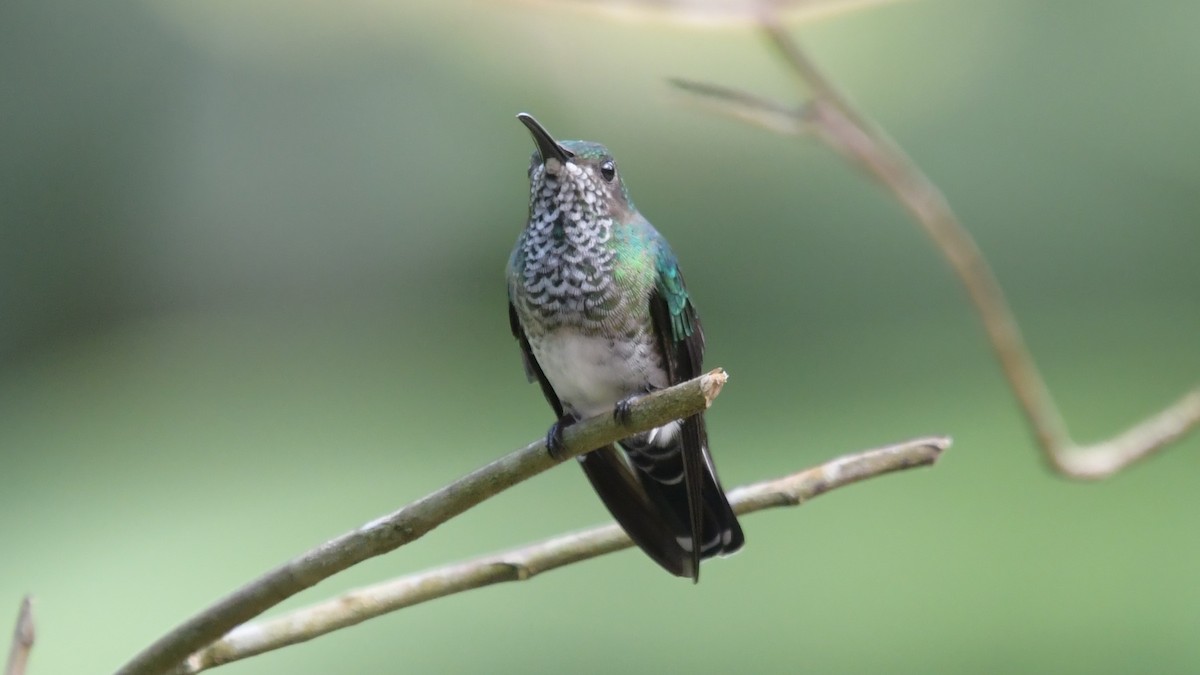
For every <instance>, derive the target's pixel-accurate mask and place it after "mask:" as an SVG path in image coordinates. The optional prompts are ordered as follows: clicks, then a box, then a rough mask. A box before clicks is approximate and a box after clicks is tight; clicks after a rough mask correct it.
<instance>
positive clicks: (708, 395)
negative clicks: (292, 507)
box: [117, 368, 728, 675]
mask: <svg viewBox="0 0 1200 675" xmlns="http://www.w3.org/2000/svg"><path fill="white" fill-rule="evenodd" d="M727 378H728V376H727V375H726V374H725V371H724V370H721V369H720V368H718V369H716V370H713V371H711V372H709V373H706V374H704V375H701V376H700V377H697V378H694V379H692V380H688V381H687V382H684V383H682V384H678V385H675V386H673V387H669V388H667V389H663V390H660V391H657V392H654V393H652V394H648V395H646V396H643V397H641V398H640V399H638V400H637V402H636V403H634V404H633V405H632V406H631V407H630V415H629V418H628V421H627V422H626V423H624V424H622V423H620V422H617V421H616V420H615V418H614V416H613V415H597V416H596V417H592V418H590V419H586V420H583V421H580V422H578V423H576V424H573V425H571V426H569V427H567V428H566V429H565V430H564V432H563V442H564V446H565V448H564V450H563V452H562V453H561V455H562V456H561V457H558V458H552V457H550V454H549V453H548V452H547V451H546V442H545V440H544V439H543V440H540V441H537V442H534V443H530V444H529V445H527V446H526V447H524V448H522V449H520V450H517V451H515V452H513V453H510V454H508V455H506V456H504V457H502V458H500V459H498V460H496V461H494V462H492V463H491V464H488V465H487V466H484V467H482V468H480V469H476V470H475V471H473V472H472V473H470V474H467V475H466V476H464V477H462V478H460V479H458V480H456V481H454V482H453V483H450V484H449V485H447V486H445V487H443V488H441V489H439V490H437V491H435V492H433V493H431V494H429V495H427V496H426V497H423V498H421V499H418V500H417V501H415V502H412V503H411V504H408V505H407V506H405V507H403V508H401V509H400V510H398V511H395V512H393V513H391V514H389V515H386V516H384V517H382V518H378V519H376V520H373V521H371V522H369V523H367V524H365V525H363V526H362V527H359V528H358V529H355V530H352V531H350V532H347V533H346V534H343V535H341V536H339V537H337V538H335V539H332V540H330V541H328V542H326V543H324V544H322V545H320V546H318V547H316V548H314V549H312V550H310V551H308V552H307V553H304V554H302V555H300V556H299V557H297V558H293V559H292V560H290V561H288V562H286V563H284V564H283V565H281V566H279V567H277V568H275V569H273V570H271V571H269V572H267V573H266V574H264V575H262V576H260V577H259V578H257V579H255V580H254V581H251V582H250V583H248V584H246V585H245V586H243V587H242V588H240V589H238V590H236V591H234V592H233V593H231V594H229V595H227V596H226V597H224V598H222V599H220V600H218V601H217V602H216V603H214V604H213V605H211V606H209V607H208V608H207V609H204V610H203V611H201V612H200V613H198V614H196V615H194V616H193V617H191V618H189V619H187V620H186V621H184V622H183V623H182V624H180V625H179V626H177V627H176V628H174V629H173V630H171V632H169V633H167V634H166V635H164V636H163V637H161V638H159V639H158V640H157V641H155V642H154V643H153V644H152V645H150V646H149V647H147V648H146V649H145V650H143V651H142V652H141V653H139V654H138V655H137V656H135V657H134V658H133V659H132V660H131V661H129V663H127V664H125V665H124V666H122V667H121V669H120V670H118V671H117V673H118V675H157V674H158V673H166V672H168V671H170V670H171V669H172V668H174V667H176V666H178V665H179V664H180V663H182V662H183V660H184V659H186V658H187V657H188V655H190V654H192V653H193V652H195V651H196V650H198V649H201V648H202V647H205V646H207V645H208V644H210V643H212V642H213V641H214V640H217V639H219V638H220V637H221V636H222V635H224V634H226V633H228V632H229V631H230V630H232V629H233V628H234V627H235V626H238V625H240V624H242V623H245V622H246V621H249V620H250V619H252V618H254V617H256V616H258V615H259V614H261V613H262V612H264V611H266V610H267V609H269V608H271V607H273V606H275V605H277V604H279V603H280V602H282V601H283V600H285V599H287V598H289V597H291V596H293V595H295V594H296V593H299V592H300V591H302V590H304V589H306V588H309V587H311V586H313V585H315V584H316V583H317V582H319V581H321V580H323V579H326V578H328V577H330V576H332V575H334V574H336V573H338V572H340V571H342V570H344V569H346V568H348V567H350V566H352V565H355V564H358V563H360V562H362V561H364V560H366V559H368V558H372V557H374V556H378V555H382V554H384V553H387V552H389V551H392V550H395V549H397V548H399V547H401V546H403V545H405V544H407V543H409V542H412V541H413V540H415V539H417V538H419V537H421V536H422V535H424V534H425V533H427V532H429V531H430V530H432V529H433V528H435V527H437V526H438V525H440V524H442V523H444V522H446V521H447V520H449V519H451V518H453V517H454V516H457V515H458V514H460V513H462V512H464V511H466V510H467V509H469V508H471V507H473V506H475V505H477V504H479V503H480V502H483V501H484V500H486V499H488V498H490V497H492V496H494V495H496V494H498V493H500V492H501V491H503V490H506V489H508V488H510V487H512V486H514V485H516V484H517V483H520V482H521V481H523V480H526V479H528V478H531V477H533V476H536V475H537V474H539V473H541V472H543V471H545V470H546V469H549V468H550V467H552V466H554V465H556V464H558V463H560V462H562V461H564V460H566V459H569V458H571V457H575V456H577V455H581V454H583V453H585V452H588V451H590V450H594V449H596V448H598V447H600V446H603V445H607V444H609V443H612V442H615V441H617V440H620V439H622V438H625V437H627V436H630V435H631V434H634V433H637V432H641V431H646V430H649V429H653V428H654V427H657V426H660V425H662V424H665V423H667V422H669V421H671V420H674V419H679V418H683V417H688V416H689V415H693V414H695V413H698V412H701V411H703V410H704V409H705V408H707V407H708V406H710V405H712V402H713V399H715V398H716V397H717V394H719V393H720V391H721V387H722V386H723V385H724V384H725V381H726V379H727Z"/></svg>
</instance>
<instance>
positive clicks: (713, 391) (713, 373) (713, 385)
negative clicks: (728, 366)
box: [700, 368, 729, 408]
mask: <svg viewBox="0 0 1200 675" xmlns="http://www.w3.org/2000/svg"><path fill="white" fill-rule="evenodd" d="M728 381H729V373H727V372H725V369H724V368H714V369H713V370H710V371H709V372H707V373H705V374H704V375H703V376H702V377H701V379H700V393H701V394H703V395H704V407H705V408H711V407H712V404H713V401H715V400H716V398H717V396H718V395H719V394H720V393H721V389H722V388H723V387H724V386H725V383H726V382H728Z"/></svg>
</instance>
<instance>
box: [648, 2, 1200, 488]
mask: <svg viewBox="0 0 1200 675" xmlns="http://www.w3.org/2000/svg"><path fill="white" fill-rule="evenodd" d="M763 30H764V32H765V34H766V36H767V39H768V40H769V41H770V43H771V44H772V45H773V46H774V47H775V48H776V49H777V50H778V52H779V53H780V55H781V56H782V57H783V59H784V61H785V62H786V64H787V65H788V67H789V69H790V71H791V72H792V73H793V74H794V75H795V76H796V78H797V81H798V85H799V87H800V88H801V89H802V90H803V92H805V93H806V95H807V96H808V97H809V98H808V103H807V105H805V106H804V107H803V108H799V109H795V111H794V112H793V113H792V114H793V115H794V116H795V120H794V122H793V123H792V124H791V125H788V124H786V123H780V122H772V123H770V124H762V123H761V122H760V121H758V118H762V117H763V115H764V111H768V112H770V113H771V114H774V115H780V114H783V111H786V110H788V106H786V105H784V104H782V103H778V102H772V101H766V100H763V99H761V98H759V97H757V96H754V95H753V94H749V93H746V92H742V91H738V90H734V89H728V88H725V87H718V86H715V85H706V84H699V83H693V82H684V81H680V80H671V82H672V84H674V85H675V86H676V87H679V88H681V89H683V90H685V91H687V92H689V93H692V94H695V95H697V96H698V97H701V98H703V99H706V100H707V101H708V102H709V103H714V104H716V107H717V108H718V110H722V111H723V112H726V113H727V114H730V115H731V116H733V117H735V118H737V119H742V120H746V119H748V118H749V119H750V121H751V122H753V123H756V124H757V126H765V127H766V128H768V129H771V130H773V131H777V132H779V131H781V132H783V133H793V130H795V129H801V128H803V129H805V130H810V131H812V132H814V133H815V134H816V135H817V137H818V138H820V139H821V140H822V141H824V142H825V143H826V144H828V145H829V146H830V147H832V148H833V149H834V150H836V151H837V152H838V153H839V154H841V155H842V156H843V157H845V158H846V159H848V160H849V161H851V162H852V163H854V164H856V165H857V166H859V167H861V168H862V169H863V170H865V171H866V172H867V173H868V174H869V175H871V176H872V177H874V178H875V179H876V180H878V181H879V182H880V183H882V184H883V185H884V186H885V187H886V188H887V189H888V190H890V191H891V193H892V195H893V196H894V197H895V198H896V199H897V200H898V201H899V202H900V203H901V204H902V205H903V206H904V208H905V209H906V210H907V211H908V212H909V214H910V215H911V216H912V218H913V220H915V221H916V222H917V224H918V225H920V226H921V228H922V229H923V230H924V231H925V234H926V235H927V236H928V237H929V238H930V240H931V241H932V242H933V244H934V246H935V247H936V248H937V250H938V251H939V252H940V253H941V254H942V256H943V257H945V258H946V261H947V262H948V263H949V264H950V267H951V268H952V269H953V270H954V272H955V274H956V275H957V276H958V279H959V281H960V282H961V283H962V284H963V286H964V287H965V289H966V291H967V295H968V297H969V298H970V300H971V303H972V304H973V306H974V307H975V310H976V312H977V313H978V315H979V317H980V320H981V321H982V323H983V328H984V332H985V333H986V334H987V338H988V341H989V342H990V343H991V345H992V350H993V352H994V353H995V355H996V358H997V360H998V361H999V363H1000V368H1001V370H1002V371H1003V373H1004V376H1005V378H1006V379H1007V380H1008V383H1009V386H1010V388H1011V389H1012V391H1013V394H1014V395H1015V396H1016V399H1017V403H1018V404H1019V406H1020V408H1021V411H1022V413H1023V414H1024V415H1025V419H1026V421H1027V423H1028V424H1029V426H1030V428H1031V429H1032V431H1033V434H1034V436H1035V438H1036V439H1037V443H1038V447H1039V448H1040V449H1041V451H1042V455H1043V457H1044V459H1045V460H1046V462H1047V463H1048V464H1049V465H1050V466H1051V467H1052V468H1053V469H1054V470H1055V471H1056V472H1058V473H1059V474H1060V475H1062V476H1065V477H1068V478H1074V479H1079V480H1098V479H1102V478H1106V477H1108V476H1110V475H1112V474H1114V473H1116V472H1118V471H1120V470H1122V469H1124V468H1125V467H1127V466H1129V465H1131V464H1133V463H1135V462H1137V461H1139V460H1141V459H1144V458H1146V457H1149V456H1150V455H1152V454H1153V453H1155V452H1156V451H1158V450H1160V449H1161V448H1163V447H1164V446H1166V445H1168V444H1170V443H1172V442H1174V441H1176V440H1178V439H1180V438H1182V437H1184V436H1185V435H1187V434H1188V433H1189V432H1191V431H1193V430H1194V429H1195V428H1196V427H1197V426H1200V387H1198V388H1196V389H1193V390H1192V391H1190V392H1188V393H1187V394H1186V395H1184V396H1183V397H1182V398H1181V399H1179V400H1178V401H1176V402H1175V403H1174V404H1172V405H1171V406H1170V407H1168V408H1166V409H1165V410H1162V411H1161V412H1159V413H1157V414H1155V415H1153V416H1151V417H1150V418H1149V419H1146V420H1144V421H1142V422H1140V423H1138V424H1136V425H1134V426H1133V427H1132V428H1130V429H1128V430H1127V431H1125V432H1123V433H1121V434H1119V435H1118V436H1116V437H1114V438H1111V439H1109V440H1106V441H1102V442H1099V443H1095V444H1092V445H1080V444H1078V443H1076V442H1075V441H1074V440H1072V438H1071V436H1070V434H1069V433H1068V432H1067V426H1066V423H1065V422H1064V420H1063V417H1062V415H1061V413H1060V412H1059V409H1058V406H1057V405H1056V404H1055V402H1054V398H1053V397H1052V396H1051V395H1050V390H1049V388H1048V387H1047V386H1046V382H1045V380H1044V379H1043V378H1042V375H1041V373H1040V371H1038V368H1037V365H1036V364H1035V363H1034V361H1033V357H1032V355H1031V354H1030V351H1029V349H1028V347H1027V346H1026V344H1025V340H1024V338H1023V337H1022V335H1021V330H1020V327H1019V326H1018V324H1017V320H1016V317H1015V316H1014V315H1013V312H1012V309H1011V308H1010V307H1009V305H1008V301H1007V299H1006V298H1005V296H1004V292H1003V291H1002V290H1001V288H1000V284H999V283H998V282H997V281H996V278H995V275H994V274H993V273H992V270H991V267H990V266H989V265H988V264H987V261H986V259H984V257H983V254H982V253H981V252H980V250H979V247H978V246H977V245H976V243H975V240H974V239H973V238H972V237H971V235H970V233H969V232H967V230H966V228H964V227H963V226H962V224H961V223H960V222H959V220H958V218H957V216H955V214H954V211H953V210H952V209H951V208H950V205H949V203H948V202H947V201H946V198H945V197H944V196H943V195H942V193H941V191H940V190H938V188H937V186H936V185H934V184H933V182H932V181H930V180H929V178H928V177H926V176H925V174H924V173H922V172H921V170H920V168H918V167H917V165H916V164H915V163H914V162H913V161H912V160H911V159H910V158H909V157H908V156H907V155H906V154H905V153H904V151H903V150H901V149H900V147H899V146H898V145H897V144H896V143H895V142H893V141H892V140H891V138H889V137H888V135H887V134H886V133H885V132H884V131H883V130H882V129H881V128H879V126H878V125H876V124H874V123H873V122H872V121H871V120H870V119H869V118H868V117H867V116H866V115H864V114H863V113H862V112H861V111H860V110H858V109H857V108H856V107H855V106H854V105H853V104H852V103H851V102H850V101H849V99H847V98H846V96H845V95H843V94H842V92H841V91H839V90H838V89H837V87H836V86H835V85H834V84H833V83H832V82H831V81H830V80H829V79H828V78H827V77H825V75H824V74H823V73H822V72H821V71H820V69H818V68H817V66H816V65H815V64H814V63H813V61H812V60H811V59H810V58H809V57H808V55H807V54H805V53H804V51H803V49H801V47H800V45H799V44H798V43H797V42H796V41H795V40H794V39H793V38H792V37H791V35H790V34H789V33H788V32H787V30H785V29H784V27H783V26H782V25H781V24H780V22H779V20H778V18H776V17H767V18H765V19H764V20H763Z"/></svg>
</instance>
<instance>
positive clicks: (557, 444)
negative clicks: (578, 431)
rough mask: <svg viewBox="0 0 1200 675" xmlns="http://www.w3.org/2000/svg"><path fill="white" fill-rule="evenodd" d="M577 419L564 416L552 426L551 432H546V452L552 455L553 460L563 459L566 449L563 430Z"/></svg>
mask: <svg viewBox="0 0 1200 675" xmlns="http://www.w3.org/2000/svg"><path fill="white" fill-rule="evenodd" d="M575 421H576V420H575V418H574V417H572V416H571V415H563V416H562V417H560V418H558V421H557V422H555V423H554V424H551V425H550V430H549V431H547V432H546V452H548V453H549V454H550V457H551V459H562V453H563V450H565V449H566V447H565V444H564V443H563V429H566V428H567V427H569V426H571V425H572V424H574V423H575Z"/></svg>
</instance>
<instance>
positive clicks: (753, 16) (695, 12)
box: [520, 0, 895, 28]
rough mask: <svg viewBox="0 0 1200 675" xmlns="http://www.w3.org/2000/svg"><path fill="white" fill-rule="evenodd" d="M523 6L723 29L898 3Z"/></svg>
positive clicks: (591, 0)
mask: <svg viewBox="0 0 1200 675" xmlns="http://www.w3.org/2000/svg"><path fill="white" fill-rule="evenodd" d="M520 1H521V2H523V3H524V4H536V5H542V6H545V7H547V8H561V7H563V6H565V5H570V6H572V7H574V8H577V9H587V10H592V11H595V12H598V13H601V14H605V15H607V16H610V17H616V18H621V19H631V20H634V21H639V22H643V21H646V20H652V21H654V20H658V21H667V22H672V23H684V24H687V25H690V26H698V27H709V28H724V27H727V26H731V25H749V26H754V25H756V24H757V22H758V20H759V15H760V14H761V12H762V11H763V10H764V9H767V10H770V11H773V12H777V13H779V14H781V15H782V16H785V17H786V18H787V19H788V20H790V21H815V20H818V19H826V18H829V17H832V16H837V15H839V14H844V13H846V12H851V11H855V10H860V9H867V8H870V7H874V6H876V5H883V4H887V3H890V2H895V0H720V1H717V2H714V0H520Z"/></svg>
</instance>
